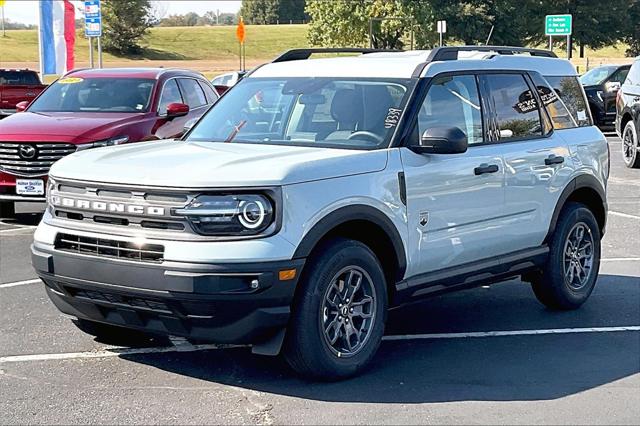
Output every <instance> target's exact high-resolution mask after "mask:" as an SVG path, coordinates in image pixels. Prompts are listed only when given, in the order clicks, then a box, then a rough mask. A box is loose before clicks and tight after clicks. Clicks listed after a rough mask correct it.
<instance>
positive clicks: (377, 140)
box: [347, 130, 384, 143]
mask: <svg viewBox="0 0 640 426" xmlns="http://www.w3.org/2000/svg"><path fill="white" fill-rule="evenodd" d="M358 136H364V137H365V138H367V139H369V140H372V141H373V142H375V143H382V141H384V139H382V136H380V135H377V134H375V133H373V132H370V131H368V130H358V131H356V132H353V133H351V134H350V135H349V137H348V138H347V139H349V140H351V139H358Z"/></svg>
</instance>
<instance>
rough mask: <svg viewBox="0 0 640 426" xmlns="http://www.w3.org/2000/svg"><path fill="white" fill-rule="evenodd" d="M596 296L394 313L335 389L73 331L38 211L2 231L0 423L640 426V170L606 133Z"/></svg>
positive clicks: (186, 350)
mask: <svg viewBox="0 0 640 426" xmlns="http://www.w3.org/2000/svg"><path fill="white" fill-rule="evenodd" d="M608 139H609V143H610V146H611V152H612V173H611V178H610V180H609V188H608V193H609V199H608V203H609V210H610V211H609V219H608V225H607V233H606V235H605V238H604V240H603V261H602V265H601V269H600V277H599V279H598V284H597V286H596V289H595V291H594V293H593V295H592V296H591V298H590V300H589V301H588V302H587V303H586V304H585V305H584V306H583V307H582V308H581V309H579V310H577V311H572V312H553V311H549V310H547V309H545V308H544V307H543V306H542V305H541V304H539V303H538V302H537V301H536V299H535V297H534V295H533V293H532V291H531V288H530V287H529V286H528V285H526V284H525V283H523V282H521V281H519V280H512V281H509V282H506V283H501V284H496V285H492V286H490V287H488V288H477V289H472V290H466V291H462V292H458V293H453V294H448V295H442V296H438V297H435V298H432V299H428V300H425V301H423V302H421V303H417V304H413V305H410V306H407V307H404V308H401V309H398V310H395V311H393V312H391V313H390V316H389V321H388V324H387V337H386V340H385V341H384V342H383V344H382V347H381V349H380V351H379V353H378V354H377V356H376V358H375V360H374V362H373V365H372V366H371V368H370V369H369V370H368V371H367V372H365V373H364V374H362V375H361V376H359V377H357V378H354V379H351V380H347V381H343V382H338V383H312V382H307V381H304V380H301V379H300V378H298V377H297V376H295V375H294V374H293V373H292V372H291V371H290V370H289V369H288V367H287V366H286V364H285V363H284V362H283V361H282V360H281V359H280V358H271V357H261V356H255V355H252V354H251V353H250V350H249V349H248V348H244V347H240V348H227V349H219V348H213V347H212V346H193V345H190V344H189V343H188V342H175V341H174V342H173V343H172V342H171V341H169V340H167V339H160V338H156V339H152V338H149V339H136V340H132V338H130V337H127V336H125V337H123V339H122V342H118V343H119V345H118V346H112V345H107V344H105V343H102V342H99V341H96V340H94V339H93V338H92V337H90V336H88V335H85V334H83V333H82V332H80V331H79V330H77V329H76V328H75V327H74V326H73V324H71V322H70V321H69V319H67V318H65V317H63V316H61V315H60V314H59V313H58V311H57V310H56V309H55V308H54V307H53V305H52V304H51V303H50V302H49V300H48V299H47V296H46V294H45V291H44V288H43V285H42V283H40V282H39V281H38V280H37V279H35V278H36V276H35V274H34V272H33V270H32V269H31V266H30V256H29V244H30V243H31V240H32V237H33V231H34V229H35V225H37V223H38V221H39V219H40V212H41V210H42V206H41V205H38V204H27V203H24V204H20V205H19V206H18V215H17V219H15V220H3V221H1V222H0V423H1V424H16V423H20V424H25V423H46V424H61V423H62V424H70V423H106V424H113V423H145V424H152V423H156V424H157V423H163V424H165V423H177V424H187V423H189V424H191V423H193V424H202V423H216V424H220V423H250V424H254V423H255V424H291V423H305V424H373V423H386V424H425V423H447V424H450V423H463V424H472V423H473V424H477V423H500V424H532V423H545V424H638V423H639V422H640V242H639V241H640V170H630V169H626V168H625V167H624V165H623V164H622V160H621V154H620V149H621V143H620V140H619V139H618V138H617V137H615V136H612V135H610V137H609V138H608Z"/></svg>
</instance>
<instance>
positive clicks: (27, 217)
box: [2, 213, 42, 226]
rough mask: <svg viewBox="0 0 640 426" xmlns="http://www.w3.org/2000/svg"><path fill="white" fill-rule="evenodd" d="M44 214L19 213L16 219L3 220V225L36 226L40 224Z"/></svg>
mask: <svg viewBox="0 0 640 426" xmlns="http://www.w3.org/2000/svg"><path fill="white" fill-rule="evenodd" d="M41 219H42V213H17V214H16V216H15V217H12V218H3V219H2V223H3V224H5V225H16V226H21V225H30V226H35V225H37V224H38V223H40V220H41Z"/></svg>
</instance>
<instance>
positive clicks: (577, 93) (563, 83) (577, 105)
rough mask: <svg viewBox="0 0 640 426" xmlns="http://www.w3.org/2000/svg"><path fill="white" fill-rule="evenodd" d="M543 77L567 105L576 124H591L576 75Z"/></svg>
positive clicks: (581, 125)
mask: <svg viewBox="0 0 640 426" xmlns="http://www.w3.org/2000/svg"><path fill="white" fill-rule="evenodd" d="M545 79H546V80H547V81H548V82H549V83H551V85H552V86H553V90H555V91H556V93H557V94H558V96H560V99H562V101H563V102H564V104H565V105H566V106H567V109H568V110H569V112H570V113H571V115H572V116H573V119H574V120H575V121H576V123H578V126H580V127H584V126H591V115H590V114H589V110H588V109H587V108H588V107H587V100H586V99H585V95H584V92H583V89H582V85H581V84H580V82H579V81H578V78H577V77H576V76H565V77H557V76H553V77H551V76H549V77H547V76H545Z"/></svg>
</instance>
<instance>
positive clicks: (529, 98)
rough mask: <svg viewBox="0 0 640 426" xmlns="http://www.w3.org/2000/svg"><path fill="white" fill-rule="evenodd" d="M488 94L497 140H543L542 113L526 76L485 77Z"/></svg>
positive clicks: (498, 75)
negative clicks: (533, 138) (539, 137)
mask: <svg viewBox="0 0 640 426" xmlns="http://www.w3.org/2000/svg"><path fill="white" fill-rule="evenodd" d="M483 78H484V79H485V82H486V86H487V90H488V92H489V99H488V101H489V103H490V105H491V107H492V109H493V113H494V117H493V118H494V122H495V125H496V126H497V131H498V135H497V136H498V139H499V140H509V139H522V138H529V137H535V136H542V126H541V123H540V111H539V110H538V102H536V99H535V97H534V96H533V93H531V90H530V89H529V85H528V84H527V82H526V80H525V79H524V76H522V75H519V74H496V75H486V76H483Z"/></svg>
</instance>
